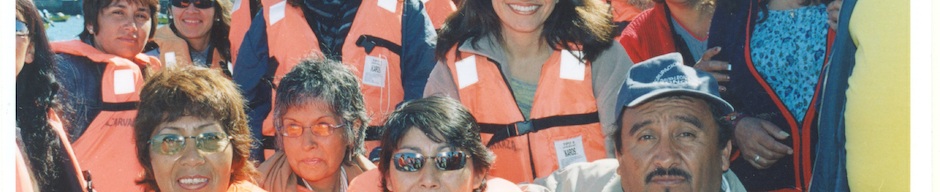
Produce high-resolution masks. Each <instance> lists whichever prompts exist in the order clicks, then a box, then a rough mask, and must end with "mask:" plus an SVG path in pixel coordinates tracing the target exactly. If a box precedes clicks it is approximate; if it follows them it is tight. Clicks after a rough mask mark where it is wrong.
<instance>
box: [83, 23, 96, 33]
mask: <svg viewBox="0 0 940 192" xmlns="http://www.w3.org/2000/svg"><path fill="white" fill-rule="evenodd" d="M85 30H88V34H91V35H95V26H92V25H85Z"/></svg>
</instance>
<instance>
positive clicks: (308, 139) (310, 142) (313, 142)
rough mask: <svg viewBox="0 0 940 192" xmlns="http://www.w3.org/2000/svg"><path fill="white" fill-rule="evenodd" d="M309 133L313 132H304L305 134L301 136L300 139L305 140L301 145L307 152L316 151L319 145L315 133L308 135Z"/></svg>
mask: <svg viewBox="0 0 940 192" xmlns="http://www.w3.org/2000/svg"><path fill="white" fill-rule="evenodd" d="M308 132H311V131H306V130H304V132H303V133H301V134H300V137H301V138H302V139H303V141H302V142H301V145H302V147H303V149H307V150H311V149H315V148H317V147H318V146H319V144H318V143H317V139H316V137H314V136H313V133H308Z"/></svg>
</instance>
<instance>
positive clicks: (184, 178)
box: [134, 67, 264, 191]
mask: <svg viewBox="0 0 940 192" xmlns="http://www.w3.org/2000/svg"><path fill="white" fill-rule="evenodd" d="M140 100H141V102H140V109H139V110H140V111H139V112H138V113H137V119H136V121H135V122H134V132H135V138H136V145H137V160H138V161H139V162H140V164H141V165H143V167H144V173H145V174H144V177H143V178H142V179H141V180H139V181H138V182H139V183H142V184H144V187H145V189H146V191H264V190H262V189H261V188H259V187H258V186H256V185H255V184H254V179H253V176H256V175H257V174H258V172H257V170H255V167H254V166H253V164H252V162H251V161H250V160H249V159H248V155H249V151H250V150H251V142H252V138H251V133H250V131H249V129H248V121H247V116H246V115H245V110H244V106H243V104H242V103H243V102H244V101H243V99H242V97H241V95H240V94H239V93H238V89H237V88H236V87H235V84H234V83H232V82H231V81H229V80H227V79H226V78H225V77H224V76H222V74H220V73H219V72H218V71H214V70H209V69H202V68H195V67H176V68H169V69H167V70H164V71H161V72H159V73H157V74H155V75H154V76H153V77H152V78H151V79H150V80H148V81H147V84H146V85H144V87H143V90H142V91H141V94H140Z"/></svg>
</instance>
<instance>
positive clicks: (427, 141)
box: [398, 127, 449, 153]
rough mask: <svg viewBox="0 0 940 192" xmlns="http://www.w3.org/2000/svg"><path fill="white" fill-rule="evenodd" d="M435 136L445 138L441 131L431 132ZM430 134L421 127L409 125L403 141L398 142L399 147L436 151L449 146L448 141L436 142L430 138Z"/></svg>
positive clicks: (402, 138)
mask: <svg viewBox="0 0 940 192" xmlns="http://www.w3.org/2000/svg"><path fill="white" fill-rule="evenodd" d="M431 134H433V137H436V138H442V139H446V138H444V137H443V136H442V135H441V134H440V133H436V132H435V133H431ZM430 137H431V136H429V135H428V134H426V133H424V131H422V130H421V129H419V128H417V127H409V128H408V130H406V131H405V134H404V135H402V137H401V142H399V144H398V149H406V148H408V149H413V148H417V149H420V151H422V152H426V153H427V152H435V151H437V150H439V149H443V148H449V146H448V144H447V143H446V142H447V141H444V142H436V141H434V140H432V139H431V138H430Z"/></svg>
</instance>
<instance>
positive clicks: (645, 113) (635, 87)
mask: <svg viewBox="0 0 940 192" xmlns="http://www.w3.org/2000/svg"><path fill="white" fill-rule="evenodd" d="M627 75H628V76H627V80H626V82H624V84H623V87H622V88H621V90H620V94H619V96H618V99H617V107H618V108H620V109H618V110H617V116H618V117H620V118H619V119H618V121H617V125H618V126H619V127H618V128H617V131H616V132H614V134H613V135H610V137H612V138H611V139H613V140H614V142H615V147H616V156H617V157H616V159H605V160H598V161H594V162H591V163H580V164H574V165H571V166H568V167H566V168H563V169H560V170H558V171H556V172H555V173H553V174H552V175H550V176H548V177H547V178H542V179H537V180H536V181H535V184H536V185H528V186H525V187H529V188H528V190H529V191H537V190H538V189H540V188H541V187H543V186H544V187H546V188H548V190H550V191H744V186H743V185H741V183H740V181H739V180H738V178H737V176H735V175H734V173H732V172H731V171H729V170H728V167H729V164H730V160H729V157H730V155H731V142H730V138H731V130H730V124H729V123H728V122H727V121H723V120H722V119H721V117H722V116H724V115H725V114H727V113H730V112H731V111H733V109H732V107H731V105H730V104H728V103H727V102H725V101H724V100H722V99H721V97H720V96H719V93H718V82H717V81H716V80H715V78H713V77H712V76H711V75H709V74H708V73H707V72H704V71H697V70H696V69H694V68H692V67H688V66H685V65H683V62H682V55H680V54H678V53H670V54H666V55H662V56H658V57H654V58H652V59H649V60H647V61H644V62H641V63H639V64H637V65H634V66H633V67H631V68H630V70H629V71H628V74H627ZM533 189H535V190H533Z"/></svg>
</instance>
